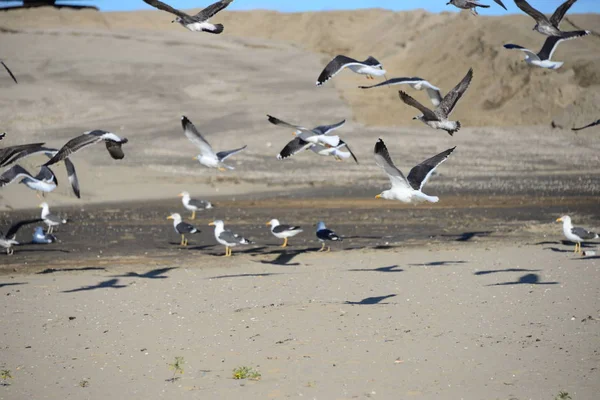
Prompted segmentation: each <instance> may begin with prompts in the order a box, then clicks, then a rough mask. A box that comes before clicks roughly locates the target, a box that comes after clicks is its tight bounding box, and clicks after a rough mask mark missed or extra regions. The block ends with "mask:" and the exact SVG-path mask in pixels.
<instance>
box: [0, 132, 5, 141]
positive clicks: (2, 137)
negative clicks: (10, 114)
mask: <svg viewBox="0 0 600 400" xmlns="http://www.w3.org/2000/svg"><path fill="white" fill-rule="evenodd" d="M4 136H6V132H2V133H0V140H2V139H4Z"/></svg>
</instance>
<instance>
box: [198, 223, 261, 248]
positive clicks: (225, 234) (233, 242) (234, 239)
mask: <svg viewBox="0 0 600 400" xmlns="http://www.w3.org/2000/svg"><path fill="white" fill-rule="evenodd" d="M208 226H214V227H215V239H217V242H219V243H221V244H222V245H223V246H225V255H224V257H231V255H232V254H231V248H232V247H234V246H237V245H238V244H252V243H253V242H251V241H250V240H248V239H246V238H245V237H242V236H240V235H238V234H237V233H233V232H231V231H230V230H228V229H225V223H224V222H223V221H221V220H220V219H218V220H216V221H213V222H211V223H210V224H208Z"/></svg>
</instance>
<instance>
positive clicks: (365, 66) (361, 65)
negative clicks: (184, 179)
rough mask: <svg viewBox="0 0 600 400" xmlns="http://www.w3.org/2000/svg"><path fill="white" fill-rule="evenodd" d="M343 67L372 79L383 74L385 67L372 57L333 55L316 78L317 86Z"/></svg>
mask: <svg viewBox="0 0 600 400" xmlns="http://www.w3.org/2000/svg"><path fill="white" fill-rule="evenodd" d="M344 68H348V69H349V70H351V71H352V72H355V73H357V74H361V75H366V76H367V79H374V78H373V77H374V76H385V69H383V66H382V65H381V63H380V62H379V61H377V60H376V59H375V58H374V57H371V56H369V58H367V59H366V60H364V61H358V60H355V59H354V58H350V57H346V56H342V55H339V56H335V58H334V59H333V60H331V61H330V62H329V63H328V64H327V65H326V66H325V69H323V72H321V74H320V75H319V78H317V86H321V85H323V84H324V83H325V82H327V81H328V80H330V79H331V78H333V77H334V76H336V75H337V74H338V73H340V72H341V71H342V70H343V69H344Z"/></svg>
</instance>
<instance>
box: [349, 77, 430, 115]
mask: <svg viewBox="0 0 600 400" xmlns="http://www.w3.org/2000/svg"><path fill="white" fill-rule="evenodd" d="M386 85H387V86H392V85H409V86H410V87H411V88H413V89H415V90H425V91H426V92H427V96H429V100H431V102H432V103H433V105H434V106H436V107H437V106H439V105H440V103H441V102H442V92H441V91H440V88H438V87H437V86H433V85H432V84H431V83H429V82H427V81H426V80H425V79H422V78H419V77H416V76H415V77H412V78H392V79H388V80H387V81H384V82H381V83H378V84H376V85H371V86H359V89H372V88H376V87H380V86H386Z"/></svg>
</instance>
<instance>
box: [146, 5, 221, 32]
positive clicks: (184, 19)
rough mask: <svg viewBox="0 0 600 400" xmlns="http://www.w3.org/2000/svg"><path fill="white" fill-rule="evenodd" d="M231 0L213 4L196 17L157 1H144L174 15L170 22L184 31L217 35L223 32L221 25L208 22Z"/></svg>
mask: <svg viewBox="0 0 600 400" xmlns="http://www.w3.org/2000/svg"><path fill="white" fill-rule="evenodd" d="M232 1H233V0H221V1H217V2H216V3H214V4H211V5H210V6H208V7H206V8H205V9H203V10H202V11H200V12H199V13H198V14H196V15H188V14H186V13H184V12H183V11H180V10H177V9H176V8H173V7H171V6H170V5H168V4H165V3H163V2H162V1H158V0H144V2H145V3H147V4H150V5H151V6H152V7H155V8H158V9H159V10H163V11H166V12H168V13H171V14H174V15H176V16H177V17H176V18H175V19H174V20H173V21H171V22H178V23H179V24H181V26H183V27H184V28H186V29H189V30H190V31H192V32H208V33H215V34H219V33H221V32H223V29H224V27H223V24H211V23H210V22H208V21H209V19H210V18H212V17H213V16H214V15H215V14H216V13H218V12H219V11H221V10H223V9H224V8H225V7H227V6H228V5H229V4H231V2H232Z"/></svg>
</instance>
